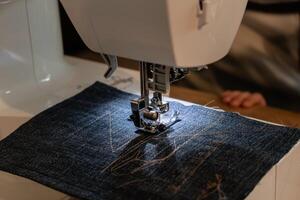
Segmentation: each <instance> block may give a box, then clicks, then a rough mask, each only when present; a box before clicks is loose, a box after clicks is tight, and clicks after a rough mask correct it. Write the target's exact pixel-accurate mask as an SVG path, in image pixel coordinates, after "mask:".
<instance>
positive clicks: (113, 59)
mask: <svg viewBox="0 0 300 200" xmlns="http://www.w3.org/2000/svg"><path fill="white" fill-rule="evenodd" d="M100 55H101V56H102V58H103V60H104V62H105V63H106V64H107V65H108V70H107V71H106V73H105V74H104V77H105V78H110V77H111V76H112V75H113V73H114V72H115V71H116V70H117V68H118V57H117V56H112V55H107V54H100Z"/></svg>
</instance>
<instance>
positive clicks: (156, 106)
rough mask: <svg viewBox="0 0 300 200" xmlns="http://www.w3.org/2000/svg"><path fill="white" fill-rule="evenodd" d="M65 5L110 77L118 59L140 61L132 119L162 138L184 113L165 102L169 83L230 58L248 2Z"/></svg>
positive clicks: (82, 0)
mask: <svg viewBox="0 0 300 200" xmlns="http://www.w3.org/2000/svg"><path fill="white" fill-rule="evenodd" d="M61 3H62V4H63V6H64V8H65V10H66V11H67V13H68V15H69V17H70V19H71V20H72V22H73V24H74V25H75V27H76V29H77V31H78V33H79V34H80V36H81V37H82V39H83V40H84V42H85V43H86V45H87V46H88V47H89V48H90V49H92V50H93V51H95V52H98V53H100V54H101V56H102V57H103V59H104V60H105V62H106V64H107V65H108V66H109V69H108V71H107V72H106V73H105V77H107V78H108V77H110V76H111V75H112V73H113V72H114V71H115V70H116V68H117V66H118V62H117V57H116V56H121V57H126V58H131V59H134V60H138V61H140V81H141V97H140V98H139V99H134V100H132V101H131V109H132V115H131V116H130V118H131V120H132V121H133V123H134V124H135V126H136V127H137V128H138V129H140V130H142V131H146V132H150V133H157V132H161V131H164V130H166V129H167V128H169V127H170V126H171V125H172V124H174V123H175V122H176V121H177V119H178V115H179V113H178V112H177V111H176V110H172V109H170V108H169V104H168V103H167V102H164V101H163V98H162V97H163V94H167V93H168V92H169V88H170V83H172V82H175V81H177V80H180V79H182V78H184V76H185V75H186V74H187V73H188V70H189V69H190V68H198V69H199V70H200V69H202V68H205V66H206V65H207V64H210V63H212V62H215V61H217V60H219V59H221V58H222V57H224V56H225V55H226V54H227V53H228V52H229V50H230V47H231V45H232V43H233V40H234V37H235V35H236V33H237V31H238V28H239V25H240V23H241V20H242V17H243V14H244V11H245V7H246V4H247V0H241V1H233V0H231V1H228V0H227V1H222V0H221V1H220V0H185V1H182V0H160V1H149V0H129V1H121V0H110V1H106V0H89V1H86V0H72V1H69V0H61ZM120 33H121V34H120ZM149 90H150V91H153V97H152V98H149V94H150V93H149ZM170 112H171V113H170Z"/></svg>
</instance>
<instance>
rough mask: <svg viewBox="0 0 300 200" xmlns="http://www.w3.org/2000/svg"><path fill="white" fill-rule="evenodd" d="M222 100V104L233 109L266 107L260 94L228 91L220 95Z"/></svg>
mask: <svg viewBox="0 0 300 200" xmlns="http://www.w3.org/2000/svg"><path fill="white" fill-rule="evenodd" d="M222 100H223V102H224V103H226V104H228V105H229V106H232V107H235V108H238V107H240V108H251V107H254V106H266V105H267V102H266V100H265V98H264V97H263V95H262V94H260V93H250V92H242V91H230V90H229V91H225V92H223V93H222Z"/></svg>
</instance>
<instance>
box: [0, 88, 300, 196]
mask: <svg viewBox="0 0 300 200" xmlns="http://www.w3.org/2000/svg"><path fill="white" fill-rule="evenodd" d="M134 97H136V96H134V95H131V94H127V93H124V92H121V91H119V90H116V89H114V88H111V87H109V86H106V85H104V84H101V83H95V84H94V85H93V86H91V87H89V88H88V89H86V90H85V91H83V92H82V93H80V94H78V95H76V96H75V97H72V98H70V99H68V100H66V101H64V102H62V103H60V104H58V105H56V106H54V107H52V108H50V109H48V110H46V111H44V112H42V113H41V114H39V115H37V116H36V117H34V118H33V119H32V120H30V121H29V122H28V123H26V124H24V125H23V126H21V127H20V128H19V129H18V130H17V131H15V132H14V133H13V134H11V135H10V136H9V137H8V138H6V139H4V140H3V141H1V142H0V169H1V170H3V171H7V172H10V173H13V174H16V175H20V176H23V177H26V178H29V179H32V180H35V181H37V182H39V183H42V184H44V185H47V186H49V187H52V188H54V189H57V190H60V191H62V192H65V193H67V194H70V195H72V196H75V197H79V198H82V199H89V200H96V199H97V200H99V199H244V198H245V197H246V196H247V195H248V194H249V193H250V192H251V191H252V190H253V188H254V187H255V186H256V185H257V183H258V182H259V181H260V179H261V178H262V177H263V176H264V175H265V174H266V173H267V172H268V170H270V169H271V168H272V166H273V165H275V164H276V163H277V162H278V161H279V160H280V159H281V158H282V157H283V156H284V155H285V154H286V153H287V152H288V151H289V150H290V149H291V148H292V147H293V146H294V145H295V144H296V143H297V142H298V140H299V139H300V131H299V130H298V129H291V128H285V127H278V126H273V125H269V124H265V123H261V122H257V121H253V120H249V119H246V118H244V117H241V116H239V115H238V114H234V113H227V112H224V113H222V112H217V111H214V110H210V109H207V108H204V107H201V106H189V107H187V106H183V105H181V104H179V103H174V102H173V103H171V106H172V108H175V109H177V110H179V111H180V112H181V118H182V121H180V122H178V123H176V124H175V125H174V126H173V129H172V130H170V131H168V132H166V133H161V134H159V135H155V136H153V135H145V134H141V133H137V132H136V131H135V127H134V126H133V124H132V122H130V121H128V120H127V118H128V116H129V115H130V113H131V111H130V105H129V101H130V100H131V99H132V98H134Z"/></svg>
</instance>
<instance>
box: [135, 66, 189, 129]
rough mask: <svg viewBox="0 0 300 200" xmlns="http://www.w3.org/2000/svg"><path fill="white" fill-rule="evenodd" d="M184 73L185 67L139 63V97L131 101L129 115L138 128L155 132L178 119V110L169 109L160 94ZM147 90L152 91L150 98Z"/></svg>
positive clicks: (167, 126) (164, 92)
mask: <svg viewBox="0 0 300 200" xmlns="http://www.w3.org/2000/svg"><path fill="white" fill-rule="evenodd" d="M186 74H187V70H186V69H179V68H172V67H166V66H162V65H156V64H151V63H146V62H141V63H140V75H141V98H138V99H134V100H132V101H131V110H132V115H131V116H130V119H131V120H132V121H133V123H134V125H135V126H136V127H137V129H138V130H141V131H144V132H148V133H151V134H157V133H160V132H163V131H165V130H167V129H168V128H170V127H171V126H172V125H174V124H175V123H176V122H177V121H178V120H179V118H178V117H179V112H178V111H176V110H172V109H170V107H169V103H168V102H164V101H163V99H162V94H166V93H168V92H169V90H170V83H172V82H174V81H176V80H179V79H182V78H183V77H184V76H185V75H186ZM149 90H152V91H153V97H152V98H151V99H149Z"/></svg>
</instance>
